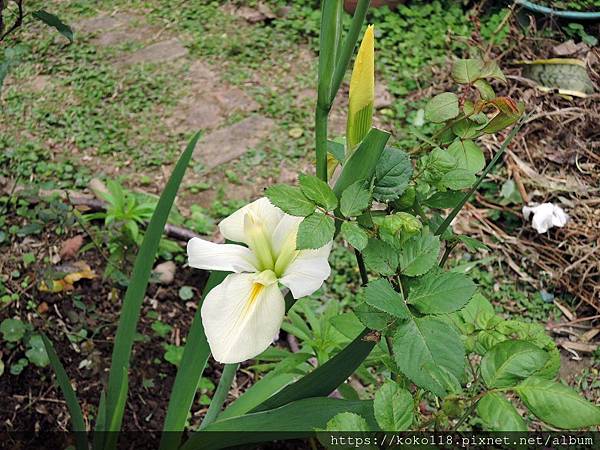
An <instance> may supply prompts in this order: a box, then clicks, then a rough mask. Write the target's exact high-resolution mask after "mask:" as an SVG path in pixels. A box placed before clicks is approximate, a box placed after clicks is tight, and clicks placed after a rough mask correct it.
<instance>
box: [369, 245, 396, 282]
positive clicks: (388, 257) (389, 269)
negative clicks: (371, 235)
mask: <svg viewBox="0 0 600 450" xmlns="http://www.w3.org/2000/svg"><path fill="white" fill-rule="evenodd" d="M363 256H364V259H365V264H366V266H367V268H369V269H370V270H372V271H373V272H377V273H379V274H381V275H393V274H395V273H396V269H397V268H398V253H397V252H396V250H394V248H393V247H392V246H390V245H389V244H386V243H385V242H383V241H380V240H379V239H369V243H368V244H367V246H366V247H365V249H364V250H363Z"/></svg>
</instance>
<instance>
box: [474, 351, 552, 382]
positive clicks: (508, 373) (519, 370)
mask: <svg viewBox="0 0 600 450" xmlns="http://www.w3.org/2000/svg"><path fill="white" fill-rule="evenodd" d="M546 361H548V353H547V352H545V351H544V350H542V349H541V348H539V347H537V346H536V345H534V344H532V343H530V342H527V341H504V342H500V343H499V344H496V345H495V346H494V347H493V348H492V349H491V350H489V351H488V352H487V353H486V354H485V355H483V358H482V360H481V369H480V370H481V376H482V378H483V380H484V381H485V384H486V385H487V386H488V387H490V388H504V387H511V386H515V385H517V384H518V383H519V382H520V381H521V380H523V379H525V378H527V377H529V376H530V375H533V374H534V373H535V372H536V371H538V370H540V369H541V368H542V367H544V364H546Z"/></svg>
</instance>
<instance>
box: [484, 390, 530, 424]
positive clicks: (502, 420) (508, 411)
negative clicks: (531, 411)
mask: <svg viewBox="0 0 600 450" xmlns="http://www.w3.org/2000/svg"><path fill="white" fill-rule="evenodd" d="M477 414H479V417H481V419H482V420H483V422H484V423H485V425H486V427H487V428H488V429H489V430H490V431H527V425H526V424H525V421H524V420H523V418H522V417H521V415H520V414H519V412H518V411H517V410H516V408H515V407H514V406H513V405H512V403H511V402H509V401H508V400H507V399H506V397H505V396H504V395H502V394H501V393H499V392H488V393H487V394H485V395H484V396H483V398H482V399H481V400H479V402H478V403H477Z"/></svg>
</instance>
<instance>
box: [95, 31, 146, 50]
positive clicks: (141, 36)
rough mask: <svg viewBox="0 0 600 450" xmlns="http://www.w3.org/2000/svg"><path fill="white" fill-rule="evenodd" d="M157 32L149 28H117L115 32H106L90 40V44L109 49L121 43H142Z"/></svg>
mask: <svg viewBox="0 0 600 450" xmlns="http://www.w3.org/2000/svg"><path fill="white" fill-rule="evenodd" d="M156 32H157V30H156V29H155V28H151V27H146V26H144V27H136V28H118V29H116V30H112V31H107V32H106V33H102V34H100V35H99V36H98V37H96V38H94V39H92V44H94V45H98V46H99V47H110V46H111V45H118V44H121V43H122V42H142V41H147V40H150V39H151V38H152V36H153V35H154V34H155V33H156Z"/></svg>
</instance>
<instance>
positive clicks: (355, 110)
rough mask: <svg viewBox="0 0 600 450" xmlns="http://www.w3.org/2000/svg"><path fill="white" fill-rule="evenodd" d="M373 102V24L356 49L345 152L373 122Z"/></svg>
mask: <svg viewBox="0 0 600 450" xmlns="http://www.w3.org/2000/svg"><path fill="white" fill-rule="evenodd" d="M374 103H375V36H374V34H373V25H369V26H368V27H367V31H365V35H364V37H363V40H362V42H361V44H360V48H359V49H358V54H357V55H356V60H355V61H354V68H353V69H352V77H351V78H350V96H349V100H348V122H347V125H346V142H347V147H346V153H347V154H350V153H351V152H352V151H353V150H354V149H355V148H356V146H357V145H358V144H359V143H360V142H361V141H362V140H363V139H364V137H365V136H366V135H367V133H368V132H369V130H370V129H371V125H372V123H373V105H374Z"/></svg>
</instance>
